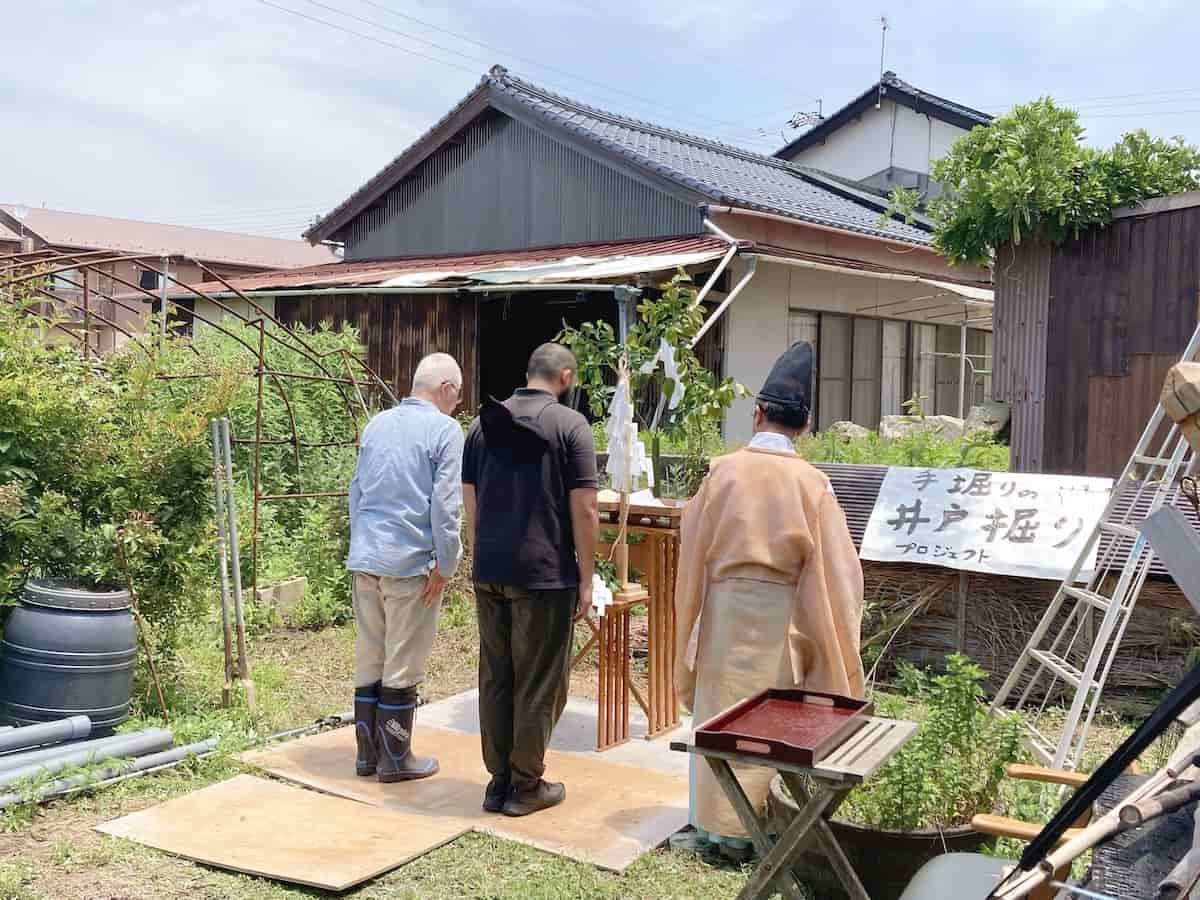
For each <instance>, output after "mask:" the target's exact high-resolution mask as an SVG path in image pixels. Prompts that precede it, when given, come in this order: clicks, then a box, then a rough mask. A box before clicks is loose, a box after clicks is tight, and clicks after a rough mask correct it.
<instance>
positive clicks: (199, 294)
mask: <svg viewBox="0 0 1200 900" xmlns="http://www.w3.org/2000/svg"><path fill="white" fill-rule="evenodd" d="M189 261H191V262H194V263H195V264H196V265H198V266H199V267H200V269H201V271H203V272H204V273H205V274H207V275H209V276H210V277H212V278H213V280H215V281H217V282H219V283H220V284H221V285H222V286H223V287H225V288H227V289H228V290H229V291H230V292H231V293H233V294H234V295H235V296H237V297H238V298H239V299H241V300H242V301H243V302H245V303H246V305H247V309H248V310H252V311H253V313H254V314H255V315H253V316H248V315H243V314H242V313H240V312H239V311H238V310H236V309H234V308H232V307H230V306H228V305H227V304H225V303H223V302H222V301H221V299H220V298H218V297H214V296H212V295H211V294H209V293H207V292H206V291H205V290H203V288H201V287H200V286H198V285H193V284H185V283H183V282H181V281H179V279H178V278H177V277H175V276H173V275H171V274H170V272H169V271H162V270H161V269H160V268H159V267H158V266H159V265H161V262H162V257H155V256H147V255H145V254H136V255H135V254H118V253H112V252H108V251H84V252H79V253H70V252H64V251H61V250H57V249H55V248H43V249H41V250H36V251H33V252H32V253H20V254H12V255H10V256H5V257H0V288H3V287H10V288H11V287H13V286H15V285H20V284H24V283H25V282H29V281H33V280H35V279H39V278H46V277H48V276H51V275H59V274H60V273H63V272H70V271H76V272H79V273H80V274H81V276H82V277H81V281H82V284H81V283H80V282H77V281H74V280H73V279H70V278H67V279H63V280H64V281H66V282H67V283H69V284H72V285H74V286H77V287H83V288H84V290H85V292H86V294H87V295H89V296H95V297H97V298H100V299H102V300H106V301H108V302H111V303H112V304H113V305H114V306H115V307H117V308H120V309H124V310H126V311H128V312H133V313H135V314H139V315H140V314H141V313H143V312H144V306H140V307H139V306H135V305H132V303H131V302H127V301H139V300H140V301H141V302H142V303H143V304H144V302H145V300H150V301H152V302H154V303H162V304H163V307H162V310H161V314H162V315H164V316H165V315H166V313H167V304H169V303H175V305H176V308H177V309H178V308H179V304H178V302H177V301H176V300H175V299H173V298H171V297H170V296H167V295H166V292H164V293H163V296H157V295H155V294H154V293H152V292H151V291H149V290H147V289H145V288H143V287H142V286H141V285H138V284H134V283H133V282H131V281H128V280H126V279H125V278H122V277H121V276H119V275H117V274H116V273H115V272H113V271H105V270H104V269H103V268H102V267H108V266H113V265H114V264H115V263H119V262H138V263H139V264H141V265H142V266H143V267H145V268H146V269H147V271H153V272H155V273H156V274H157V275H159V276H160V277H161V278H162V279H163V281H162V283H164V284H174V285H176V286H178V287H179V288H181V289H182V290H184V291H186V292H187V293H188V294H191V295H193V296H194V297H195V298H197V299H200V300H203V301H206V302H209V303H212V304H213V305H214V306H215V307H216V308H217V309H218V310H220V311H221V312H222V313H223V314H224V315H223V316H222V317H221V319H225V320H227V319H228V318H233V319H236V320H237V321H238V322H240V323H241V325H242V326H243V327H245V328H253V329H255V330H256V331H257V332H258V334H257V341H256V342H255V343H256V344H257V346H255V343H252V342H251V341H249V340H246V339H245V338H244V337H243V336H242V335H239V334H236V333H235V332H234V331H232V330H231V329H230V328H227V327H226V326H225V325H224V324H222V321H221V320H218V319H214V318H210V317H209V316H206V315H204V314H203V313H200V312H197V311H196V310H194V309H193V310H189V314H190V315H191V317H192V319H193V320H194V321H199V322H201V323H203V324H204V325H207V326H208V327H211V328H214V329H216V330H217V331H219V332H221V333H222V334H225V335H226V336H228V337H229V338H231V339H232V340H234V341H235V342H236V343H238V344H239V345H240V346H241V347H243V348H244V349H245V350H247V351H248V352H249V353H250V354H251V356H252V358H253V359H254V362H255V365H254V371H253V372H252V373H247V374H252V375H253V376H254V377H255V378H256V381H257V389H256V390H257V396H256V401H255V402H256V408H255V423H254V437H253V439H246V438H243V439H239V440H238V441H237V442H238V443H239V444H242V445H246V444H250V445H252V446H253V455H254V465H253V470H252V473H251V481H252V486H253V503H254V505H253V510H252V521H253V525H252V534H251V552H252V563H251V585H250V587H251V591H253V590H254V589H255V588H256V587H257V585H258V569H259V554H258V537H259V535H258V524H259V511H260V508H261V504H262V503H264V502H275V501H281V500H290V499H307V498H311V497H329V498H335V497H344V496H346V492H344V491H342V492H336V491H331V492H319V493H303V494H291V495H288V494H283V495H273V496H265V495H264V494H263V491H262V448H263V447H264V446H266V445H268V444H278V443H287V444H291V445H292V448H293V452H294V455H295V459H296V466H297V471H298V472H299V470H300V465H301V462H300V460H301V453H302V451H303V450H306V449H312V448H316V447H329V446H339V445H340V446H352V445H357V443H358V440H359V438H360V437H361V426H362V424H365V419H366V418H367V416H369V409H368V407H367V403H366V399H365V397H364V396H363V393H362V391H363V388H364V387H366V388H367V389H368V390H374V391H378V392H379V395H380V396H381V397H384V398H387V400H389V401H390V402H391V403H392V404H395V403H396V396H395V394H394V393H393V391H392V389H391V387H390V385H388V384H387V382H386V381H384V380H383V379H382V378H380V377H379V375H378V374H377V373H376V372H375V371H374V370H373V369H372V368H371V367H370V366H369V365H368V364H367V363H366V361H365V360H362V359H360V358H358V357H357V356H356V355H355V354H353V353H351V352H349V351H348V350H345V349H344V348H339V349H337V350H332V351H328V352H324V353H322V352H319V351H317V350H316V348H315V347H313V346H312V345H311V344H310V343H309V342H308V341H307V340H305V339H304V338H303V337H302V336H300V335H299V334H296V333H294V332H292V331H290V330H289V329H288V328H287V326H285V325H284V324H283V322H281V321H280V320H279V319H277V318H276V317H275V316H273V315H271V314H270V313H268V312H267V311H266V310H265V309H264V308H263V307H262V306H261V304H259V303H257V302H256V301H255V300H253V299H252V298H251V297H249V296H247V295H246V294H244V293H242V292H241V291H238V290H236V289H235V288H233V287H232V286H230V285H229V283H228V282H227V281H226V280H225V279H224V278H222V277H221V276H220V275H218V274H217V273H216V272H214V271H212V269H210V268H209V267H207V266H205V265H204V264H203V263H201V262H200V261H199V260H194V259H192V260H189ZM167 268H169V265H168V267H167ZM92 273H96V274H97V275H98V276H101V277H103V278H107V279H109V280H110V282H109V283H110V284H120V285H122V286H124V287H127V288H129V289H130V290H131V291H132V292H134V293H135V295H140V296H134V297H120V296H116V295H115V293H106V292H104V291H102V290H99V289H98V288H91V287H90V286H88V281H89V276H90V275H91V274H92ZM33 290H34V292H35V293H37V294H39V295H42V296H45V297H48V298H50V299H51V300H53V301H55V303H57V304H60V306H61V307H65V308H67V309H70V310H72V311H73V312H74V311H78V312H80V313H83V314H84V315H85V316H86V317H88V318H92V319H95V320H97V321H99V322H102V323H103V324H104V325H106V326H107V327H109V328H112V329H113V330H114V331H116V332H117V333H119V334H122V335H124V336H125V337H126V338H128V339H129V340H130V341H131V342H132V343H133V344H134V345H135V346H136V347H137V348H138V349H139V350H140V351H141V352H142V353H144V354H145V355H146V357H147V358H148V359H151V360H153V359H155V354H154V353H153V351H152V350H151V349H150V348H149V347H148V346H146V344H145V343H143V341H142V339H141V336H139V335H138V334H137V333H135V332H134V331H133V330H131V329H130V328H126V327H125V326H123V325H121V324H120V323H118V322H114V321H112V320H111V319H108V318H107V317H105V316H103V315H102V314H100V313H97V312H95V311H94V310H92V309H90V308H85V307H84V306H83V305H82V304H81V303H79V302H78V300H76V299H75V298H71V297H64V296H62V295H59V294H55V293H54V292H52V291H50V290H47V289H46V288H45V287H44V286H43V285H40V284H39V285H36V286H34V288H33ZM0 301H3V302H7V303H9V304H10V305H12V306H16V307H22V308H23V309H22V311H23V312H24V313H25V314H27V315H31V316H33V317H35V318H38V319H40V320H42V321H44V322H46V324H47V325H49V326H50V327H52V328H59V329H61V330H62V331H64V332H65V333H67V334H70V335H71V336H72V337H74V338H76V339H77V340H78V341H79V342H80V344H81V345H82V347H83V348H84V351H83V352H84V353H85V354H88V353H90V352H91V347H90V343H89V341H88V332H87V329H86V328H85V329H83V331H82V333H77V332H78V331H79V329H74V328H68V327H66V325H65V323H63V322H62V321H61V320H60V319H59V317H58V316H55V315H52V314H44V313H42V312H41V311H40V310H38V309H34V308H31V307H30V306H28V305H25V304H22V303H18V301H17V300H16V296H15V292H13V291H12V290H7V291H5V290H2V289H0ZM85 321H87V318H85ZM268 322H269V323H271V325H272V326H274V327H272V328H268V327H267V323H268ZM268 340H270V341H273V342H275V343H277V344H278V345H279V346H281V347H284V348H286V349H288V350H291V351H292V352H295V353H298V354H299V355H300V356H301V358H302V359H303V360H304V361H305V362H306V363H307V364H309V365H311V366H312V368H313V369H314V370H316V372H317V373H319V374H311V373H301V372H277V371H272V370H270V369H268V368H267V361H266V350H265V347H266V342H267V341H268ZM192 351H193V353H195V354H196V355H198V356H202V355H203V354H202V352H201V351H200V350H199V349H198V348H196V347H195V346H192ZM333 355H336V356H338V358H339V359H340V360H341V363H342V367H343V368H344V370H345V374H346V377H345V378H339V377H337V376H336V375H334V373H333V372H332V371H331V369H330V367H329V366H327V365H326V362H325V360H326V359H327V358H328V357H330V356H333ZM355 367H357V368H358V369H359V372H358V375H357V377H356V374H355V371H354V370H355ZM215 374H216V373H215V372H194V373H187V374H185V375H177V374H167V373H163V372H159V373H157V375H158V377H160V378H174V377H189V378H190V377H195V378H212V377H214V376H215ZM288 379H303V380H309V381H321V382H327V383H329V384H332V385H333V386H334V388H335V389H336V390H337V391H338V394H339V396H340V397H341V399H342V404H343V406H344V407H345V411H346V418H347V420H348V421H349V423H350V424H351V430H352V432H353V434H354V439H353V440H352V441H346V442H336V441H335V442H318V443H309V442H306V441H303V440H302V439H301V436H300V434H299V430H298V428H297V425H296V417H295V412H294V409H293V405H292V401H291V397H290V395H289V392H288V389H287V381H288ZM268 380H270V381H271V383H272V385H273V386H274V387H275V389H276V390H277V391H278V393H279V395H280V397H281V399H282V401H283V403H284V405H285V407H286V409H287V412H288V418H289V423H290V430H291V436H290V439H284V440H282V441H281V440H279V439H278V438H275V437H267V436H265V435H264V434H263V427H262V426H263V416H262V399H263V392H264V388H265V384H266V382H267V381H268ZM347 384H348V385H350V386H352V387H353V389H354V393H355V395H356V399H357V400H358V405H359V407H360V409H359V410H356V409H355V405H354V403H353V402H352V400H351V397H350V395H349V393H348V391H347V389H346V385H347Z"/></svg>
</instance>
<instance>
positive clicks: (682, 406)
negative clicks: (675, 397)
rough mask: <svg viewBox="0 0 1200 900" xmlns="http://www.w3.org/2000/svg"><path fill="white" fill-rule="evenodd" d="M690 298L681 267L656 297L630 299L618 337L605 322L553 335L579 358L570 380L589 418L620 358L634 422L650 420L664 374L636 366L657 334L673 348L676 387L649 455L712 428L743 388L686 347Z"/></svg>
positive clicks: (604, 401) (693, 321)
mask: <svg viewBox="0 0 1200 900" xmlns="http://www.w3.org/2000/svg"><path fill="white" fill-rule="evenodd" d="M695 300H696V289H695V287H694V286H693V285H692V283H691V280H690V279H689V278H688V277H687V276H686V275H684V274H683V273H682V272H681V273H680V274H679V275H676V276H675V277H674V278H672V279H671V281H670V282H669V283H667V284H665V285H663V289H662V293H661V295H660V296H658V297H657V298H655V297H645V298H643V300H642V302H641V303H639V304H638V307H637V311H638V318H637V321H636V322H634V323H633V324H632V325H631V326H630V327H629V333H628V334H627V336H626V341H625V343H624V344H621V343H618V341H617V337H616V334H615V333H614V332H613V329H612V326H611V325H609V324H608V323H607V322H585V323H583V324H582V325H581V326H579V327H578V328H575V327H572V326H566V327H564V328H563V330H562V331H561V332H560V333H559V335H558V337H557V338H555V340H557V341H559V342H560V343H562V344H565V345H566V346H567V347H570V348H571V350H572V352H573V353H574V354H575V359H576V361H577V362H578V364H579V371H578V372H577V373H576V381H577V383H578V386H579V387H580V388H581V389H582V390H583V391H584V392H585V393H586V394H587V398H588V405H589V407H590V409H591V412H592V415H594V416H597V417H602V416H604V414H605V413H606V411H607V410H608V405H609V403H610V402H611V400H612V395H613V390H614V385H615V384H616V373H617V368H618V364H619V362H620V360H621V358H622V356H624V357H625V359H626V361H627V363H628V365H629V372H630V379H629V381H630V383H629V390H630V397H631V398H632V400H633V405H634V410H635V415H636V416H637V420H638V425H639V427H641V428H642V429H648V428H650V426H651V425H653V424H654V414H655V412H656V408H657V407H656V402H655V401H656V400H657V398H658V397H659V396H661V395H662V394H666V395H669V394H670V393H671V391H672V389H673V384H672V382H670V381H668V380H667V379H666V378H665V377H664V375H663V373H662V369H661V366H660V367H657V368H656V369H655V371H654V372H650V373H646V374H642V373H641V372H639V371H638V370H639V369H640V368H641V367H642V365H643V364H644V363H646V362H648V361H649V360H651V359H653V358H654V357H655V355H656V354H657V353H658V352H659V347H660V345H661V342H662V341H664V340H665V341H666V342H667V344H668V345H669V346H671V347H673V348H675V361H676V364H677V365H678V367H679V377H680V379H681V380H682V382H683V387H684V394H683V399H682V400H681V401H680V403H679V405H678V406H677V407H676V408H675V409H673V410H668V409H666V408H665V407H664V409H663V413H662V418H661V419H660V420H659V421H658V423H657V424H658V427H657V429H656V430H655V432H654V433H653V434H651V449H652V451H653V453H654V455H655V459H656V460H657V458H658V455H659V453H660V452H661V440H662V439H666V440H668V441H676V442H679V443H681V444H682V443H683V442H684V441H686V440H687V439H688V436H689V434H700V433H705V432H710V431H712V430H713V429H714V428H715V427H716V425H717V423H719V422H720V420H721V417H722V416H723V415H724V413H725V410H726V409H728V408H729V406H730V405H731V404H732V403H733V401H734V400H735V399H736V398H737V397H739V396H742V395H744V394H745V392H746V389H745V388H743V387H742V386H741V385H739V384H738V383H737V382H735V381H734V380H733V379H732V378H717V376H715V375H713V374H712V373H711V372H709V371H708V370H707V369H705V368H704V366H703V364H701V362H700V359H699V357H697V356H696V354H695V352H694V351H693V350H692V347H691V344H692V340H693V339H694V338H695V336H696V334H697V333H698V332H699V331H700V328H701V326H702V325H703V324H704V308H703V307H702V306H699V305H697V304H696V303H695ZM657 468H659V467H658V466H657V465H656V469H657Z"/></svg>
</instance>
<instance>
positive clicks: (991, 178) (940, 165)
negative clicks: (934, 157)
mask: <svg viewBox="0 0 1200 900" xmlns="http://www.w3.org/2000/svg"><path fill="white" fill-rule="evenodd" d="M1083 137H1084V129H1083V126H1082V125H1080V124H1079V114H1078V113H1077V112H1075V111H1074V110H1071V109H1063V108H1061V107H1058V106H1056V105H1055V104H1054V102H1053V101H1052V100H1051V99H1050V98H1048V97H1046V98H1042V99H1040V100H1035V101H1033V102H1031V103H1025V104H1021V105H1018V106H1014V107H1013V108H1012V109H1011V110H1010V111H1009V112H1007V113H1005V114H1004V115H1002V116H998V117H997V118H996V119H995V120H994V121H993V122H992V123H991V124H990V125H988V126H986V127H985V126H976V127H975V128H974V129H972V130H971V131H970V132H969V133H968V134H965V135H963V136H962V137H961V138H959V139H958V140H957V141H956V142H955V144H954V146H953V147H952V148H951V150H950V152H949V153H948V154H947V155H946V156H945V157H943V158H942V159H940V160H938V161H937V162H936V163H934V166H933V177H934V179H935V180H937V181H938V182H940V183H941V184H942V185H944V186H945V188H946V190H945V191H944V192H943V193H942V194H941V195H940V196H939V197H937V198H936V199H935V200H934V201H933V202H932V203H931V204H930V207H929V213H930V216H931V218H932V219H933V223H934V233H933V244H934V247H936V248H937V250H938V251H939V252H940V253H942V254H943V255H945V256H946V257H947V259H949V260H950V261H951V262H952V263H975V264H979V265H986V264H988V263H990V262H991V261H992V258H993V256H994V254H995V251H996V248H997V247H999V246H1000V245H1001V244H1002V243H1004V242H1006V241H1011V242H1012V243H1014V244H1019V243H1020V242H1021V241H1023V240H1030V239H1035V240H1036V239H1041V240H1046V241H1049V242H1051V243H1055V244H1058V243H1062V242H1063V241H1065V240H1067V239H1069V238H1073V237H1077V236H1078V235H1079V234H1080V233H1081V232H1082V231H1085V230H1086V229H1088V228H1091V227H1093V226H1096V225H1105V224H1107V223H1108V222H1109V221H1111V219H1112V213H1113V210H1114V209H1116V208H1117V207H1119V206H1123V205H1125V204H1129V203H1134V202H1137V201H1139V200H1144V199H1146V198H1148V197H1156V196H1161V195H1164V194H1171V193H1176V192H1179V191H1189V190H1194V189H1195V188H1197V187H1200V179H1198V178H1197V175H1198V173H1200V152H1198V151H1197V149H1196V148H1195V147H1193V146H1190V145H1188V144H1185V143H1184V141H1183V139H1182V138H1178V137H1177V138H1172V139H1170V140H1163V139H1161V138H1152V137H1150V136H1149V135H1148V134H1147V133H1146V132H1145V131H1140V130H1139V131H1134V132H1131V133H1129V134H1126V135H1125V136H1123V137H1122V138H1121V140H1120V141H1118V142H1117V143H1116V144H1115V145H1113V146H1112V147H1110V148H1107V149H1097V148H1094V147H1089V146H1087V145H1085V144H1084V143H1083ZM905 205H906V204H905V203H903V202H895V199H894V201H893V204H892V206H893V207H894V208H896V209H897V210H901V211H902V210H903V207H904V206H905Z"/></svg>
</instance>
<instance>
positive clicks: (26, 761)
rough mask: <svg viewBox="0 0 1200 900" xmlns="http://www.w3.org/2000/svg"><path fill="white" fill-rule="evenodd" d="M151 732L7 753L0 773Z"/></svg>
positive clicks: (100, 747)
mask: <svg viewBox="0 0 1200 900" xmlns="http://www.w3.org/2000/svg"><path fill="white" fill-rule="evenodd" d="M151 730H154V729H148V728H147V729H142V730H141V731H131V732H129V733H127V734H114V735H111V736H109V737H104V738H93V739H92V740H90V741H72V742H71V743H64V744H54V745H52V746H50V747H40V748H38V749H35V750H22V751H20V752H18V753H9V754H8V755H6V756H0V772H5V771H7V770H9V769H19V768H21V767H23V766H29V765H33V764H34V763H37V764H38V765H41V764H42V763H44V762H45V761H46V760H48V759H54V758H56V757H59V756H66V755H67V754H68V753H76V752H78V751H80V750H89V751H96V750H103V749H104V748H105V747H108V746H111V745H112V744H117V743H122V742H124V741H126V740H127V739H128V738H130V737H132V736H133V735H136V734H145V733H146V732H147V731H151Z"/></svg>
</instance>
